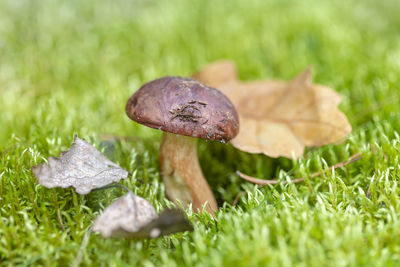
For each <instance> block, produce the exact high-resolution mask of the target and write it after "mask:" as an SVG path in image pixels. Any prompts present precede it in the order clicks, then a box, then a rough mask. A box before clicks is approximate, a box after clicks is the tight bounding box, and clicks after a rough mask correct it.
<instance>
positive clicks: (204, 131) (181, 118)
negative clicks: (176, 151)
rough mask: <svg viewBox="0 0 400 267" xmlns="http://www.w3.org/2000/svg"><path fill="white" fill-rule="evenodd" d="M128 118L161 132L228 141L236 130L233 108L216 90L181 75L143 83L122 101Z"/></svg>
mask: <svg viewBox="0 0 400 267" xmlns="http://www.w3.org/2000/svg"><path fill="white" fill-rule="evenodd" d="M126 114H127V115H128V117H129V118H131V119H132V120H134V121H136V122H138V123H141V124H144V125H146V126H149V127H151V128H156V129H159V130H162V131H165V132H170V133H175V134H179V135H186V136H192V137H198V138H203V139H208V140H219V141H229V140H230V139H232V138H234V137H235V136H236V135H237V133H238V132H239V120H238V115H237V113H236V110H235V108H234V106H233V104H232V103H231V102H230V101H229V99H228V98H227V97H226V96H225V95H224V94H222V93H221V92H220V91H218V90H217V89H214V88H211V87H208V86H205V85H203V84H201V83H200V82H198V81H196V80H193V79H188V78H181V77H164V78H160V79H157V80H154V81H151V82H149V83H147V84H145V85H143V86H142V87H141V88H140V89H139V90H138V91H137V92H136V93H135V94H133V95H132V96H131V97H130V98H129V100H128V102H127V104H126Z"/></svg>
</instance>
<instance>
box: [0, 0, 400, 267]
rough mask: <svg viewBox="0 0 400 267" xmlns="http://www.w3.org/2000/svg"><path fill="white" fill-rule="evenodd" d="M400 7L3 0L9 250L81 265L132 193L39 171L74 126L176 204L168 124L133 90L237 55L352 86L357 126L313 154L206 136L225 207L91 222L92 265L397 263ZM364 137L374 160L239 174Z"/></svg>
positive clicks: (278, 73) (288, 165) (3, 225)
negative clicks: (76, 185) (169, 187)
mask: <svg viewBox="0 0 400 267" xmlns="http://www.w3.org/2000/svg"><path fill="white" fill-rule="evenodd" d="M399 12H400V4H399V2H398V1H396V0H393V1H372V0H367V1H361V0H356V1H344V0H343V1H317V0H306V1H291V0H285V1H263V0H259V1H258V0H248V1H239V0H233V1H222V0H221V1H220V0H217V1H212V0H204V1H184V0H170V1H164V0H162V1H153V0H136V1H124V0H117V1H94V0H89V1H77V0H71V1H49V0H45V1H27V0H26V1H12V0H4V1H1V2H0V93H1V95H0V96H1V97H0V212H1V220H0V262H1V264H2V265H4V266H14V265H21V266H32V265H43V266H68V265H69V264H71V263H73V262H74V260H75V259H76V258H77V255H78V252H79V250H80V246H81V243H82V239H83V237H84V235H85V232H86V230H87V229H88V227H90V225H91V224H92V222H93V219H94V218H95V217H96V216H97V215H98V214H99V213H100V212H101V210H102V209H103V208H104V206H106V205H108V204H110V203H111V202H112V201H113V200H114V199H115V198H116V197H118V196H120V195H121V194H122V193H123V192H121V191H119V190H118V189H113V190H109V191H107V192H93V193H91V194H89V195H87V196H79V195H77V194H75V193H74V192H73V190H71V189H46V188H44V187H42V186H39V185H37V181H36V179H35V178H34V177H33V176H32V173H31V170H30V169H31V167H32V166H33V165H36V164H39V163H42V162H43V161H44V159H45V158H47V157H48V156H58V154H59V152H60V151H62V150H66V149H67V148H68V147H69V145H70V144H71V142H72V140H73V135H74V134H75V133H76V134H78V135H79V136H80V137H82V138H84V139H86V140H88V141H90V142H92V143H94V144H95V145H96V146H97V147H99V148H101V147H103V150H104V152H105V153H107V155H108V156H109V157H110V159H112V160H113V161H115V162H117V163H119V164H120V165H121V166H122V167H124V168H126V169H128V170H129V171H131V172H133V173H134V175H133V177H132V178H130V179H128V180H126V181H124V182H123V183H124V184H125V185H126V186H128V187H129V188H131V189H132V190H134V191H135V192H136V193H137V194H138V195H140V196H142V197H145V198H147V199H149V200H150V201H151V202H152V203H153V204H154V205H155V207H156V208H157V210H161V209H162V208H164V207H166V206H170V205H171V203H169V202H168V201H167V200H166V198H165V192H164V188H163V186H162V184H161V183H160V175H159V171H158V147H159V143H160V132H159V131H156V130H152V129H149V128H146V127H142V126H139V125H137V124H135V123H133V122H131V121H130V120H129V119H128V118H127V117H126V116H125V113H124V107H125V102H126V100H127V99H128V97H129V96H130V95H131V94H132V93H133V92H134V91H135V90H136V89H137V88H138V87H139V86H140V85H141V84H143V83H144V82H147V81H149V80H152V79H155V78H158V77H161V76H166V75H181V76H188V75H190V74H191V73H193V72H195V71H196V70H197V69H199V68H201V67H203V66H205V65H206V64H207V63H209V62H212V61H214V60H217V59H221V58H229V59H232V60H234V61H235V62H236V63H237V64H238V68H239V72H240V78H241V79H243V80H254V79H266V78H272V77H273V78H281V79H287V80H288V79H290V78H291V77H293V76H295V75H296V74H297V73H299V72H300V71H302V70H303V69H304V68H305V67H307V66H312V67H313V78H314V81H315V82H317V83H320V84H325V85H328V86H330V87H332V88H334V89H335V90H336V91H338V92H339V93H340V94H341V95H342V96H343V102H342V104H341V106H340V108H341V110H342V111H343V112H344V113H345V114H346V115H347V116H348V118H349V120H350V122H351V124H352V126H353V129H354V130H353V133H352V134H351V135H350V136H349V137H348V139H347V140H346V141H345V142H344V143H342V144H340V145H330V146H327V147H324V148H319V149H309V150H308V151H307V152H306V154H305V156H304V158H302V159H300V160H288V159H281V158H280V159H271V158H268V157H266V156H263V155H249V154H246V153H244V152H239V151H237V150H235V149H234V148H233V147H232V146H230V145H223V144H219V143H214V142H202V143H200V145H199V151H200V152H199V154H200V161H201V164H202V166H203V168H204V172H205V174H206V176H207V177H208V178H209V181H210V184H211V185H212V187H213V191H214V192H215V195H216V197H217V199H218V201H219V204H220V205H221V206H222V208H221V210H220V211H219V213H218V214H217V219H216V220H213V219H211V218H210V217H209V216H207V215H206V214H201V215H193V214H192V213H191V212H189V211H188V216H189V218H190V219H191V221H192V223H193V224H194V225H195V231H194V232H192V233H183V234H176V235H171V236H168V237H164V238H159V239H155V240H142V241H136V240H114V239H104V238H102V237H101V236H99V235H97V234H92V235H91V236H90V239H89V242H88V245H87V247H86V248H85V249H84V255H83V257H82V262H81V264H82V265H86V266H137V265H143V266H153V265H158V266H178V265H179V266H182V265H186V266H194V265H195V266H266V265H270V266H362V265H364V266H383V265H385V266H387V265H389V266H390V265H400V256H399V255H400V242H399V233H400V195H399V194H400V188H399V185H398V181H399V175H400V174H399V156H400V151H399V150H400V144H399V142H400V136H399V134H398V132H399V130H400V123H399V119H400V115H399V111H400V105H399V104H398V102H399V95H400V91H399V84H400V16H398V14H399ZM105 134H111V135H116V136H129V137H130V138H128V139H120V140H119V141H108V142H105V141H104V135H105ZM104 147H106V148H104ZM360 151H361V152H362V153H363V158H362V159H361V160H359V161H357V162H355V163H353V164H351V165H348V166H347V167H345V168H341V169H337V170H335V171H332V172H327V173H325V174H324V175H323V176H321V177H318V178H315V179H312V180H310V179H307V180H306V181H305V182H304V183H301V184H292V183H290V182H289V183H288V184H286V185H283V184H280V185H277V186H269V187H264V188H256V187H255V186H253V185H250V184H249V183H246V182H244V181H242V180H240V179H239V178H238V177H237V176H236V175H235V171H236V170H241V171H243V172H245V173H248V174H250V175H256V176H259V177H263V178H266V179H270V178H274V177H277V178H279V179H282V180H288V181H290V179H291V178H293V177H300V176H306V175H307V174H310V173H312V172H314V171H320V170H322V169H325V168H327V166H329V165H332V164H335V163H337V162H340V161H343V160H346V158H348V157H349V156H350V155H352V154H354V153H356V152H360ZM135 178H140V179H142V180H144V181H145V182H146V183H151V184H142V183H140V182H138V181H137V180H136V179H135ZM244 190H247V191H248V193H247V194H245V195H244V196H243V197H242V198H241V199H240V201H239V203H238V205H236V206H232V202H233V201H234V199H235V196H236V195H237V194H238V193H239V192H241V191H244Z"/></svg>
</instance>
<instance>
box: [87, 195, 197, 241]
mask: <svg viewBox="0 0 400 267" xmlns="http://www.w3.org/2000/svg"><path fill="white" fill-rule="evenodd" d="M191 230H193V227H192V225H191V224H190V223H189V222H188V221H187V220H186V217H185V215H184V213H183V212H182V211H180V210H165V211H163V212H162V213H161V214H160V215H157V213H156V211H155V210H154V207H153V206H152V205H151V204H150V202H149V201H147V200H146V199H144V198H141V197H138V196H136V195H135V194H133V193H132V192H129V193H127V194H126V195H124V196H122V197H120V198H119V199H117V200H116V201H115V202H114V203H112V204H111V205H110V206H108V207H107V208H106V209H105V210H104V211H103V213H102V214H101V215H100V216H99V217H97V219H96V220H95V222H94V224H93V231H94V232H100V233H101V234H102V236H103V237H122V238H156V237H160V236H162V235H167V234H172V233H176V232H183V231H191Z"/></svg>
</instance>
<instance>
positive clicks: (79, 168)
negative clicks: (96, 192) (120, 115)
mask: <svg viewBox="0 0 400 267" xmlns="http://www.w3.org/2000/svg"><path fill="white" fill-rule="evenodd" d="M32 172H33V173H34V175H35V176H36V178H38V181H39V184H41V185H43V186H45V187H47V188H53V187H63V188H66V187H70V186H73V187H74V188H75V191H76V192H77V193H78V194H83V195H84V194H88V193H89V192H90V191H92V190H93V189H96V188H100V187H103V186H105V185H108V184H111V183H113V182H118V181H119V180H121V179H125V178H126V177H128V174H129V172H128V171H126V170H124V169H122V168H121V167H120V166H118V165H117V164H115V163H114V162H112V161H110V160H109V159H108V158H106V156H104V155H103V154H102V153H101V152H100V151H98V150H97V149H96V148H95V147H93V146H92V145H91V144H89V143H88V142H86V141H85V140H82V139H80V138H79V137H78V136H75V140H74V143H72V145H71V148H70V149H69V150H67V151H63V152H61V153H60V157H58V158H54V157H49V158H48V164H46V163H42V164H40V165H37V166H33V167H32Z"/></svg>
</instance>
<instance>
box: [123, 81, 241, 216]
mask: <svg viewBox="0 0 400 267" xmlns="http://www.w3.org/2000/svg"><path fill="white" fill-rule="evenodd" d="M126 113H127V115H128V117H129V118H131V119H132V120H134V121H136V122H138V123H140V124H143V125H146V126H148V127H151V128H155V129H159V130H162V131H163V132H164V133H163V137H162V142H161V147H160V170H161V175H162V179H163V182H164V185H165V190H166V194H167V197H168V198H169V199H170V200H172V201H173V202H175V203H178V202H180V203H182V204H183V206H184V207H187V205H189V204H190V203H192V209H193V210H194V211H195V212H197V211H198V209H201V208H202V206H203V205H204V204H205V203H207V204H206V206H205V209H206V211H208V212H209V213H210V214H214V211H216V210H217V209H218V205H217V202H216V201H215V198H214V195H213V193H212V191H211V189H210V187H209V185H208V183H207V181H206V179H205V178H204V176H203V172H202V170H201V167H200V164H199V160H198V157H197V138H201V139H206V140H218V141H220V142H222V143H226V142H227V141H229V140H230V139H232V138H234V137H235V136H236V135H237V133H238V131H239V120H238V115H237V113H236V110H235V108H234V106H233V104H232V103H231V102H230V101H229V99H228V98H227V97H226V96H225V95H224V94H222V93H221V92H220V91H218V90H217V89H214V88H211V87H208V86H205V85H203V84H201V83H200V82H198V81H196V80H193V79H188V78H181V77H164V78H160V79H157V80H154V81H151V82H149V83H147V84H145V85H143V86H142V87H141V88H140V89H139V90H138V91H137V92H136V93H134V94H133V95H132V96H131V97H130V98H129V100H128V102H127V104H126Z"/></svg>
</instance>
